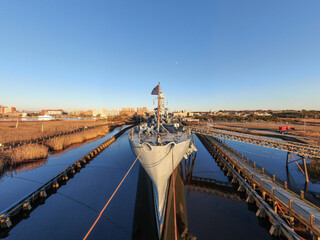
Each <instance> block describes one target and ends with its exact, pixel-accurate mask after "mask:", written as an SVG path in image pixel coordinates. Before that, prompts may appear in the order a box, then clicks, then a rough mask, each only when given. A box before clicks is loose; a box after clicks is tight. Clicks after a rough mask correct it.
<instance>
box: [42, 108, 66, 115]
mask: <svg viewBox="0 0 320 240" xmlns="http://www.w3.org/2000/svg"><path fill="white" fill-rule="evenodd" d="M62 114H63V110H62V109H57V110H52V109H47V110H42V111H41V115H42V116H43V115H62Z"/></svg>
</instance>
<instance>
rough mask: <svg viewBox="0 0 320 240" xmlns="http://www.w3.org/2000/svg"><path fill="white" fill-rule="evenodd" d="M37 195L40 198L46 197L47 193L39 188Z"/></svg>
mask: <svg viewBox="0 0 320 240" xmlns="http://www.w3.org/2000/svg"><path fill="white" fill-rule="evenodd" d="M39 197H40V198H46V197H47V193H46V191H45V190H41V191H40V193H39Z"/></svg>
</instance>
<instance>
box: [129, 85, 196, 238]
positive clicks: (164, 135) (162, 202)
mask: <svg viewBox="0 0 320 240" xmlns="http://www.w3.org/2000/svg"><path fill="white" fill-rule="evenodd" d="M151 94H152V95H158V106H157V108H156V109H155V110H156V112H155V114H154V116H151V117H150V118H149V119H148V121H147V122H146V123H142V124H140V125H138V126H137V127H135V128H133V129H131V130H130V133H129V140H130V145H131V148H132V150H133V152H134V154H135V155H136V156H139V161H140V163H141V165H142V167H143V168H144V169H145V170H146V172H147V173H148V175H149V177H150V179H151V180H152V183H153V196H154V205H155V211H156V216H157V219H156V220H157V227H158V233H159V238H161V233H162V227H163V222H164V217H165V206H166V198H167V189H168V180H169V178H170V176H171V174H172V172H173V170H174V169H175V168H176V167H177V166H178V165H179V163H180V161H181V160H182V158H183V157H185V158H187V157H188V155H189V154H191V153H192V152H193V151H195V150H196V148H195V146H194V145H193V143H192V142H191V132H190V131H189V130H187V129H186V128H185V127H184V126H183V125H182V124H181V123H179V122H178V121H175V120H174V119H173V117H172V116H171V115H170V114H169V113H168V112H167V109H166V108H165V106H164V103H163V99H164V94H163V93H162V91H161V88H160V83H159V84H158V85H157V86H156V87H155V88H154V89H153V91H152V93H151Z"/></svg>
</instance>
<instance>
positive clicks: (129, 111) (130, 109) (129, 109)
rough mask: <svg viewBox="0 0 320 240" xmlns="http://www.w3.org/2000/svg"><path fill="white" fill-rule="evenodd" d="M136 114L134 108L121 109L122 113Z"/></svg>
mask: <svg viewBox="0 0 320 240" xmlns="http://www.w3.org/2000/svg"><path fill="white" fill-rule="evenodd" d="M135 114H136V111H135V110H134V108H122V109H121V111H120V115H127V116H130V117H132V116H133V115H135Z"/></svg>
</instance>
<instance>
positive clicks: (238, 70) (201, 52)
mask: <svg viewBox="0 0 320 240" xmlns="http://www.w3.org/2000/svg"><path fill="white" fill-rule="evenodd" d="M319 12H320V1H318V0H310V1H302V0H301V1H295V0H290V1H289V0H288V1H286V0H282V1H278V0H265V1H262V0H259V1H257V0H241V1H238V0H234V1H232V0H220V1H214V0H210V1H204V0H202V1H196V0H192V1H191V0H181V1H180V0H168V1H150V0H148V1H147V0H146V1H134V0H128V1H124V0H117V1H102V0H101V1H80V0H74V1H71V0H70V1H69V0H54V1H53V0H47V1H43V0H41V1H40V0H39V1H31V0H30V1H25V0H21V1H16V0H7V1H6V0H2V1H0V84H1V85H0V89H1V91H0V105H1V104H2V105H9V106H16V107H17V108H18V109H19V110H22V109H27V110H31V109H35V110H39V109H44V108H63V109H66V110H71V109H92V108H121V107H138V106H147V107H148V108H152V107H153V106H152V102H153V96H151V95H150V93H151V90H152V89H153V87H155V85H156V84H157V83H158V82H161V85H162V87H163V90H164V92H165V93H166V96H167V98H168V101H169V105H168V107H169V108H170V109H171V110H177V109H189V110H210V109H213V110H219V109H235V110H239V109H302V108H304V109H316V110H320V94H319V93H320V14H319Z"/></svg>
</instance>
